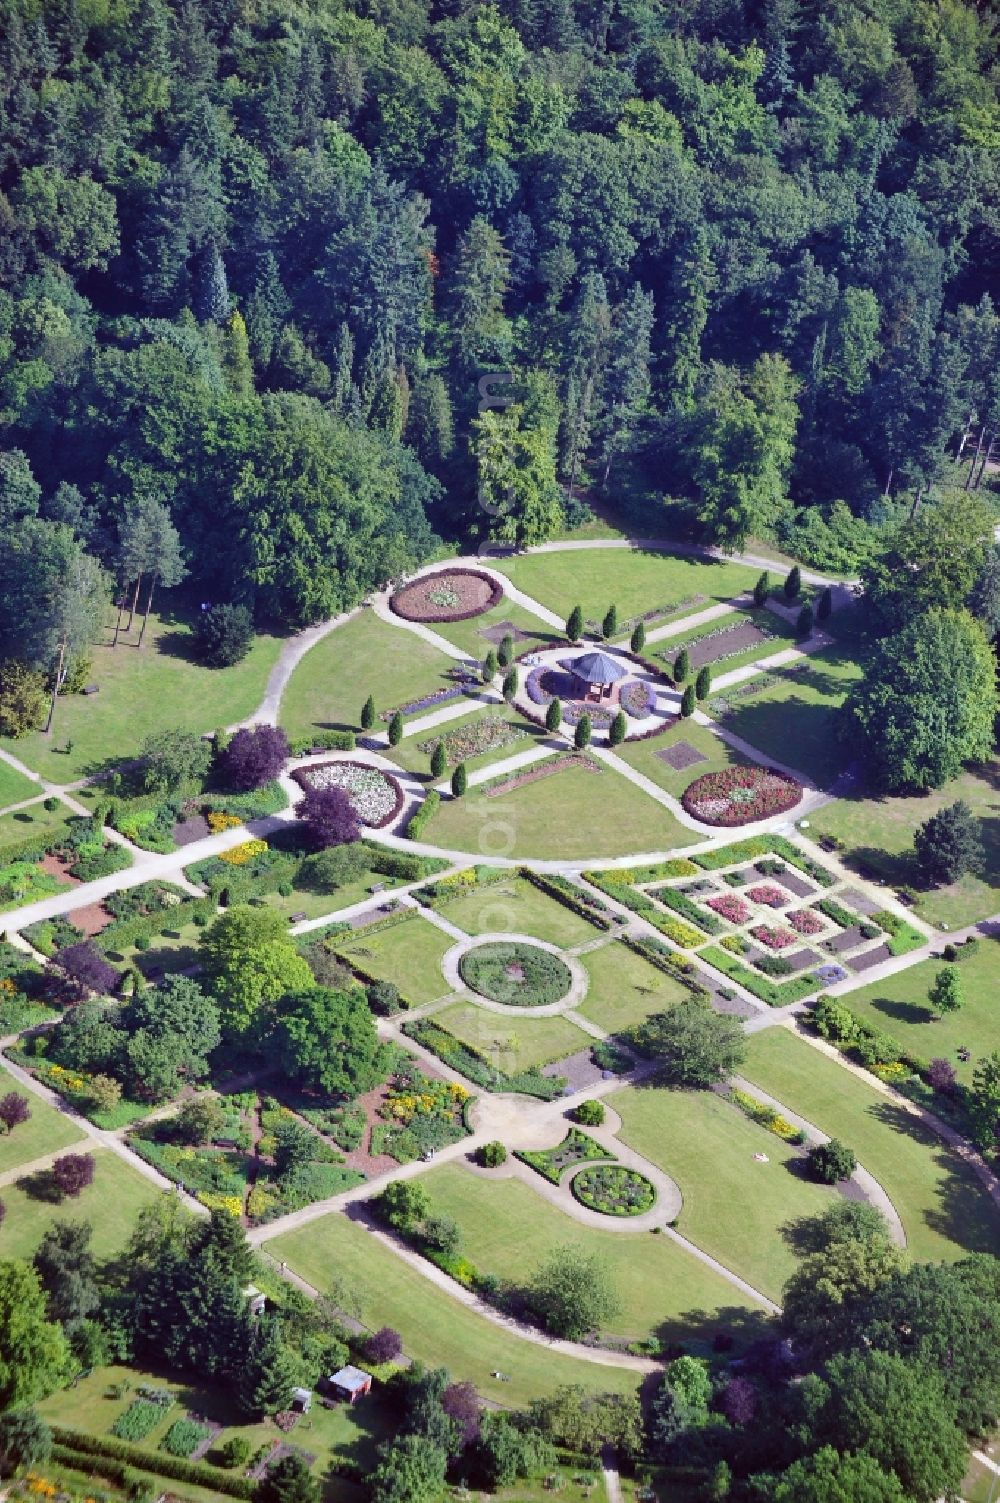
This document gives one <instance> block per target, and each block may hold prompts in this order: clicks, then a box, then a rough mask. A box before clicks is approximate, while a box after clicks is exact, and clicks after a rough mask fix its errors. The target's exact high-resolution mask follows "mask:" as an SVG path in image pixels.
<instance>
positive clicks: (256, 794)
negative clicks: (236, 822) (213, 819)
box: [198, 781, 288, 821]
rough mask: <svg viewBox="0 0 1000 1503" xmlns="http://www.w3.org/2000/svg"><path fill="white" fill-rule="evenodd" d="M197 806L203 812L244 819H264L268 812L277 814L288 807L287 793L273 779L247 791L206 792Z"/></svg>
mask: <svg viewBox="0 0 1000 1503" xmlns="http://www.w3.org/2000/svg"><path fill="white" fill-rule="evenodd" d="M198 806H199V808H200V809H201V811H202V813H203V814H205V813H208V812H209V810H211V811H213V812H215V811H218V813H220V814H233V815H235V816H236V817H237V818H238V819H242V820H244V821H245V820H249V819H264V818H266V817H267V815H268V814H278V813H279V812H280V811H281V810H282V809H287V808H288V794H287V793H286V792H285V790H284V788H282V786H281V784H280V783H279V782H277V781H274V782H272V783H265V785H264V787H263V788H253V789H251V790H250V791H249V792H248V793H206V794H205V795H204V797H203V798H199V800H198Z"/></svg>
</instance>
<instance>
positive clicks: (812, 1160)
mask: <svg viewBox="0 0 1000 1503" xmlns="http://www.w3.org/2000/svg"><path fill="white" fill-rule="evenodd" d="M806 1161H807V1163H808V1165H809V1173H810V1175H811V1176H812V1178H813V1179H814V1180H816V1182H817V1183H818V1184H821V1185H835V1184H837V1182H838V1180H842V1179H850V1177H851V1175H852V1174H853V1173H854V1171H855V1169H856V1168H857V1166H858V1160H857V1156H856V1154H855V1152H854V1149H853V1148H848V1146H847V1144H846V1143H842V1142H841V1141H840V1139H839V1138H831V1139H830V1141H829V1142H828V1143H817V1144H816V1145H815V1147H814V1148H810V1150H809V1153H808V1155H807V1160H806Z"/></svg>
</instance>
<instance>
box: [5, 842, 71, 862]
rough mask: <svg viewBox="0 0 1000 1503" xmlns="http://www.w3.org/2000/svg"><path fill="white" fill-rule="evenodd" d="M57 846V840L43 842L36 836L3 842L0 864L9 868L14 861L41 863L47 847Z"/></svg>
mask: <svg viewBox="0 0 1000 1503" xmlns="http://www.w3.org/2000/svg"><path fill="white" fill-rule="evenodd" d="M58 844H59V841H58V840H57V839H54V838H50V839H48V840H45V839H40V838H39V837H38V836H37V835H26V836H25V838H24V839H23V840H12V841H9V842H8V841H5V842H4V843H3V845H2V846H0V862H2V863H3V865H4V866H11V865H13V863H14V862H15V861H41V859H42V857H43V856H44V855H46V853H47V852H48V849H49V846H52V845H58Z"/></svg>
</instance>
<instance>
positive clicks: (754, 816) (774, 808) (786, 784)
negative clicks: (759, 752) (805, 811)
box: [681, 767, 802, 826]
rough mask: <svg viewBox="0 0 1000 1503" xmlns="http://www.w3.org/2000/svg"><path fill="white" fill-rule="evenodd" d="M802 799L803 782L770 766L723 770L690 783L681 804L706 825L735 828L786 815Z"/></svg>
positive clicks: (726, 768) (709, 773) (708, 773)
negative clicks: (773, 816)
mask: <svg viewBox="0 0 1000 1503" xmlns="http://www.w3.org/2000/svg"><path fill="white" fill-rule="evenodd" d="M801 797H802V785H801V783H797V782H796V781H795V779H794V778H790V777H786V776H785V774H784V773H781V772H774V771H773V770H772V769H771V768H769V767H724V768H723V769H722V771H721V772H706V773H703V774H702V776H701V777H700V778H695V780H694V782H693V783H689V784H688V786H687V788H685V790H684V793H683V795H682V798H681V803H682V804H683V805H684V807H685V809H686V810H687V812H688V813H689V814H693V815H694V817H695V819H700V820H701V821H702V823H703V824H706V825H725V826H732V825H748V824H752V823H753V822H754V821H755V820H758V819H769V818H770V817H771V815H773V814H786V813H787V812H788V810H789V809H793V808H794V807H795V805H796V804H797V803H798V801H799V799H800V798H801Z"/></svg>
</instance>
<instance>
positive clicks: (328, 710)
mask: <svg viewBox="0 0 1000 1503" xmlns="http://www.w3.org/2000/svg"><path fill="white" fill-rule="evenodd" d="M453 666H454V659H452V658H448V657H445V655H444V653H443V652H438V651H437V649H436V648H434V647H431V646H430V645H429V644H428V643H427V642H425V641H423V639H422V638H421V637H418V636H417V635H416V634H415V633H414V632H411V631H407V629H406V628H405V627H404V626H398V627H397V626H390V625H389V624H388V623H387V622H385V621H383V620H382V619H381V618H380V617H379V616H376V615H375V613H374V611H370V610H362V611H361V612H359V614H358V615H357V616H354V617H352V618H351V620H350V621H347V622H345V624H344V625H343V626H338V627H337V629H336V631H332V632H330V634H329V636H326V637H324V638H323V639H322V641H321V642H317V643H316V646H315V647H312V648H310V650H309V651H308V652H307V653H306V655H305V657H304V658H303V659H302V661H301V663H300V664H299V666H298V667H297V668H296V670H295V672H294V673H293V674H292V677H291V679H290V680H289V683H288V687H287V688H286V689H285V693H284V696H283V697H282V701H281V724H282V725H283V727H284V728H285V730H286V731H287V732H288V734H289V735H290V736H292V737H293V738H294V737H296V736H308V735H309V733H310V732H311V731H314V730H324V731H326V730H331V729H333V730H343V729H347V730H357V729H358V727H359V723H360V717H361V707H362V705H363V704H364V702H365V700H366V699H367V698H368V696H369V694H373V695H374V696H375V707H376V710H377V711H379V712H381V711H383V710H391V709H394V708H395V707H396V706H397V705H402V704H405V703H406V702H407V701H409V700H413V699H417V698H419V697H420V696H422V695H425V694H432V693H433V692H434V691H435V689H443V688H445V687H446V685H447V684H448V683H449V682H450V679H449V678H448V676H447V675H448V670H449V668H451V667H453ZM375 724H376V728H377V729H384V722H383V721H381V720H377V721H376V723H375Z"/></svg>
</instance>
